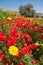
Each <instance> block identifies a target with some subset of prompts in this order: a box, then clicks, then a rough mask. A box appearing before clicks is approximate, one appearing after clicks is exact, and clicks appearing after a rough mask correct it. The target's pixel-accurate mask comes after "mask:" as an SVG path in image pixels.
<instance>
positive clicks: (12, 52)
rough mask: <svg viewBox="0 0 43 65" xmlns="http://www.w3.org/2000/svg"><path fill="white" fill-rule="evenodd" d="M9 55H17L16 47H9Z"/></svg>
mask: <svg viewBox="0 0 43 65" xmlns="http://www.w3.org/2000/svg"><path fill="white" fill-rule="evenodd" d="M9 53H10V54H11V55H14V56H16V55H17V54H18V53H19V49H18V48H17V47H16V46H10V47H9Z"/></svg>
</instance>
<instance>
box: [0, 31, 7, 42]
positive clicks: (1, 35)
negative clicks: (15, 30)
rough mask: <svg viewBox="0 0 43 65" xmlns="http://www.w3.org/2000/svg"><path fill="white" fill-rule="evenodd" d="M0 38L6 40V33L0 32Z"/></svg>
mask: <svg viewBox="0 0 43 65" xmlns="http://www.w3.org/2000/svg"><path fill="white" fill-rule="evenodd" d="M0 40H1V41H6V40H8V37H7V36H6V35H4V34H3V32H0Z"/></svg>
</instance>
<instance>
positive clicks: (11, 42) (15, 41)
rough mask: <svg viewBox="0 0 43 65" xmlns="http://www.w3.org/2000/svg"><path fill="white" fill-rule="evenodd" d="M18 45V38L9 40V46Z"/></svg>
mask: <svg viewBox="0 0 43 65" xmlns="http://www.w3.org/2000/svg"><path fill="white" fill-rule="evenodd" d="M16 43H17V38H15V37H11V38H9V41H8V42H7V46H12V45H15V44H16Z"/></svg>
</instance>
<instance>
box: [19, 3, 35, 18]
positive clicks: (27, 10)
mask: <svg viewBox="0 0 43 65" xmlns="http://www.w3.org/2000/svg"><path fill="white" fill-rule="evenodd" d="M19 12H20V14H21V15H23V16H25V17H34V16H35V13H36V12H35V10H34V8H33V5H31V4H28V5H25V6H23V5H21V6H20V7H19Z"/></svg>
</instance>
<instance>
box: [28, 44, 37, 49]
mask: <svg viewBox="0 0 43 65" xmlns="http://www.w3.org/2000/svg"><path fill="white" fill-rule="evenodd" d="M29 47H30V49H32V50H34V49H36V47H37V46H36V44H31V45H30V46H29Z"/></svg>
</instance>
